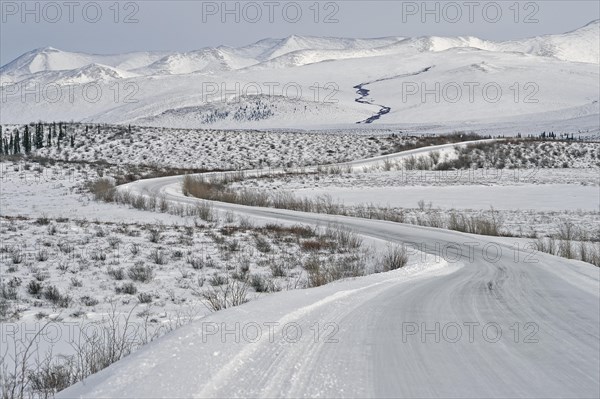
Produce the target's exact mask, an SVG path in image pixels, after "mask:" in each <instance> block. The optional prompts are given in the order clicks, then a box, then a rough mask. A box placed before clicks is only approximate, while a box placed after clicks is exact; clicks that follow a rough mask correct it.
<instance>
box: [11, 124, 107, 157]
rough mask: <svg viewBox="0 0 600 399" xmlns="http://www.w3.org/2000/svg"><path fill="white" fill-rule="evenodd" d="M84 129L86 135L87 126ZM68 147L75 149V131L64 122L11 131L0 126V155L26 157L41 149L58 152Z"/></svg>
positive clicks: (30, 125) (33, 125)
mask: <svg viewBox="0 0 600 399" xmlns="http://www.w3.org/2000/svg"><path fill="white" fill-rule="evenodd" d="M85 128H86V134H87V132H88V126H86V127H85ZM68 130H70V133H69V131H68ZM98 133H100V125H98ZM68 146H69V147H75V131H74V129H67V124H66V123H64V122H58V123H57V122H52V123H43V122H38V123H36V124H29V125H24V126H22V127H20V128H14V129H13V130H12V131H10V128H4V126H2V125H0V155H19V154H25V155H27V154H30V153H31V152H32V151H34V150H39V149H42V148H52V147H56V148H57V149H59V150H60V149H61V148H64V147H68Z"/></svg>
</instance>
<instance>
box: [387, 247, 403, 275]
mask: <svg viewBox="0 0 600 399" xmlns="http://www.w3.org/2000/svg"><path fill="white" fill-rule="evenodd" d="M407 263H408V255H407V253H406V249H405V248H404V246H402V245H393V246H389V247H388V248H387V251H386V253H385V254H384V255H383V259H382V264H383V270H384V271H386V272H387V271H390V270H396V269H400V268H401V267H404V266H406V264H407Z"/></svg>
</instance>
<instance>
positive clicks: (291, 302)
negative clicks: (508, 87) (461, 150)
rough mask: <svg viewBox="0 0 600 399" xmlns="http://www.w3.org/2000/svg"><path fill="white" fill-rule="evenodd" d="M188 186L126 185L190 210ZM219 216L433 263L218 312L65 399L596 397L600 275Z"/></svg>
mask: <svg viewBox="0 0 600 399" xmlns="http://www.w3.org/2000/svg"><path fill="white" fill-rule="evenodd" d="M180 184H181V178H180V177H169V178H161V179H153V180H145V181H139V182H135V183H132V184H131V185H128V186H127V187H125V189H129V190H131V191H134V192H139V193H150V192H152V193H160V194H164V195H166V196H167V197H168V199H169V200H172V201H178V202H182V203H193V202H194V201H196V200H195V199H192V198H186V197H184V196H183V195H182V194H181V190H180ZM215 206H216V207H217V208H218V209H230V210H234V211H236V212H239V213H241V214H244V215H248V216H249V217H251V218H253V220H255V221H272V220H273V219H276V220H277V221H279V222H280V223H300V222H301V223H312V224H321V225H324V224H326V223H328V222H336V223H339V224H341V225H344V226H346V227H348V228H350V229H353V230H355V231H356V232H358V233H360V234H362V235H364V236H366V237H370V238H374V239H380V240H385V241H389V242H396V243H402V242H409V243H414V245H415V246H418V248H419V249H420V250H422V251H423V252H424V253H426V254H427V255H424V256H423V259H422V262H420V263H419V264H418V265H415V266H413V267H410V268H408V269H403V270H397V271H394V272H390V273H382V274H376V275H370V276H366V277H363V278H357V279H352V280H348V281H341V282H336V283H332V284H329V285H326V286H322V287H319V288H313V289H307V290H297V291H287V292H280V293H277V294H273V295H266V296H264V297H262V298H260V299H258V300H255V301H252V302H249V303H247V304H245V305H242V306H239V307H236V308H231V309H227V310H224V311H221V312H217V313H213V314H211V315H210V316H208V317H206V318H204V319H202V320H200V321H198V322H196V323H193V324H191V325H188V326H186V327H183V328H181V329H179V330H177V331H175V332H174V333H172V334H170V335H168V336H165V337H163V338H161V339H159V340H157V341H155V342H153V343H151V344H149V345H147V346H146V347H144V348H142V349H141V350H140V351H138V352H136V353H134V354H133V355H131V356H129V357H127V358H126V359H124V360H122V361H120V362H117V363H115V364H113V365H112V366H110V367H108V368H107V369H105V370H103V371H101V372H99V373H97V374H95V375H93V376H91V377H90V378H88V379H86V380H84V381H82V382H80V383H78V384H76V385H74V386H72V387H71V388H69V389H67V390H65V391H63V392H61V393H60V394H59V395H58V397H63V398H67V397H68V398H73V397H111V398H114V397H239V396H244V397H248V396H250V397H304V396H311V397H314V396H321V397H549V398H550V397H577V398H582V397H589V398H597V397H599V396H600V383H599V379H598V376H599V375H600V356H599V354H600V337H599V329H600V326H599V323H600V319H599V318H600V316H599V315H600V293H599V287H600V286H599V277H600V269H599V268H597V267H594V266H592V265H589V264H585V263H582V262H576V261H569V260H565V259H562V258H558V257H555V256H550V255H546V254H542V253H537V252H531V250H529V249H527V248H524V247H522V241H520V242H514V241H512V239H506V238H492V237H482V236H475V235H468V234H462V233H458V232H453V231H447V230H439V229H432V228H424V227H418V226H412V225H403V224H398V223H390V222H384V221H374V220H364V219H356V218H348V217H337V216H326V215H314V214H305V213H301V212H292V211H285V210H276V209H264V208H249V207H244V206H238V205H231V204H220V203H218V204H217V203H215ZM516 244H518V245H519V247H516V246H515V245H516ZM444 259H446V260H444Z"/></svg>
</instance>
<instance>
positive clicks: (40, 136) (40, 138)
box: [35, 122, 44, 149]
mask: <svg viewBox="0 0 600 399" xmlns="http://www.w3.org/2000/svg"><path fill="white" fill-rule="evenodd" d="M43 146H44V125H43V124H42V123H41V122H40V123H38V124H37V125H36V126H35V148H36V149H40V148H42V147H43Z"/></svg>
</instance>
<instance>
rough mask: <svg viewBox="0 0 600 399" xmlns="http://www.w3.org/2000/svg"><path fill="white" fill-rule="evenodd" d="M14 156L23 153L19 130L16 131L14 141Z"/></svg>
mask: <svg viewBox="0 0 600 399" xmlns="http://www.w3.org/2000/svg"><path fill="white" fill-rule="evenodd" d="M13 145H14V147H13V154H15V155H16V154H20V153H21V137H20V135H19V129H15V139H14V141H13Z"/></svg>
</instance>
